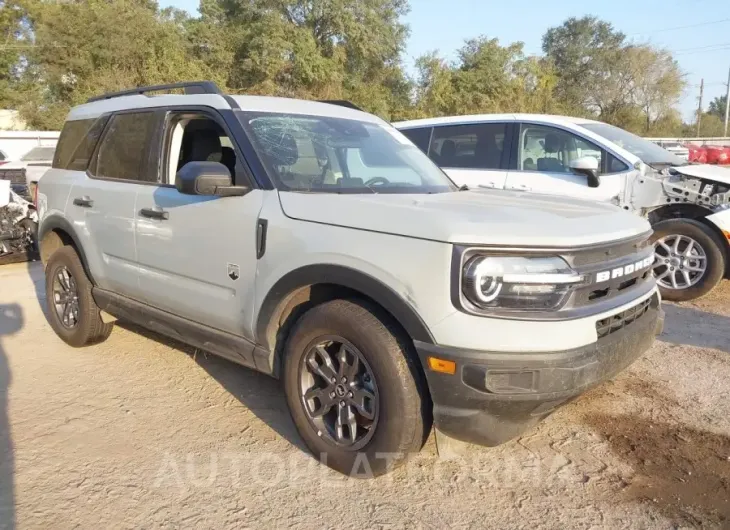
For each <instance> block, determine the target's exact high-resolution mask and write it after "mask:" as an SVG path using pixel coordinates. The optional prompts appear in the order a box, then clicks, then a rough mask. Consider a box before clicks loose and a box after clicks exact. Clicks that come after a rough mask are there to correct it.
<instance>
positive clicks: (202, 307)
mask: <svg viewBox="0 0 730 530" xmlns="http://www.w3.org/2000/svg"><path fill="white" fill-rule="evenodd" d="M165 122H166V125H165V134H164V136H163V138H164V140H163V144H162V150H163V156H162V157H161V158H162V160H164V161H165V164H164V167H162V168H161V174H160V181H161V182H160V185H159V186H155V187H149V188H146V189H144V190H141V191H140V192H139V193H138V195H137V205H136V214H137V231H136V245H137V262H138V266H139V287H140V291H141V292H142V293H144V294H143V299H142V301H143V302H146V303H148V304H150V305H152V306H154V307H157V308H159V309H162V310H165V311H168V312H170V313H173V314H176V315H178V316H181V317H184V318H187V319H190V320H193V321H195V322H198V323H201V324H205V325H208V326H210V327H213V328H216V329H219V330H222V331H227V332H229V333H233V334H236V335H238V336H244V337H245V336H246V335H247V333H246V330H247V329H249V328H250V326H246V325H245V321H246V319H248V320H250V319H251V314H250V313H251V311H252V306H253V300H254V280H255V274H256V264H257V259H256V231H257V223H258V216H259V212H260V210H261V206H262V203H263V193H264V192H263V191H261V190H252V191H250V192H249V193H248V194H246V195H244V196H242V197H214V196H196V195H184V194H181V193H179V192H178V191H177V189H176V188H175V187H174V182H175V174H176V172H177V171H178V169H179V168H181V167H182V166H184V165H185V164H186V163H187V162H193V161H215V162H221V163H223V164H224V165H226V166H227V167H228V168H229V169H230V170H231V172H232V173H233V174H234V176H235V181H236V183H237V184H249V182H248V181H247V180H246V179H247V177H246V174H245V173H244V171H243V165H242V164H241V159H240V158H239V157H240V154H239V153H240V152H239V151H238V149H237V148H236V147H235V145H234V142H232V141H231V140H232V139H231V137H230V134H229V133H228V131H227V129H226V128H225V124H224V123H223V121H222V120H221V119H220V118H219V117H218V116H217V115H216V114H214V113H213V111H211V112H210V113H201V112H200V111H196V112H186V111H183V110H181V111H179V112H170V113H168V115H167V116H166V119H165ZM246 338H249V339H250V338H252V337H246Z"/></svg>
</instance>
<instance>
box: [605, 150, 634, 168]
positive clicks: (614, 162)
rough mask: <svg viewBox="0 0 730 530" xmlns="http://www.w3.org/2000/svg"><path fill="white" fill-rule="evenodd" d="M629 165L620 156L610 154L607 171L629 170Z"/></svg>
mask: <svg viewBox="0 0 730 530" xmlns="http://www.w3.org/2000/svg"><path fill="white" fill-rule="evenodd" d="M628 170H629V166H627V165H626V164H624V163H623V162H621V160H619V159H618V158H616V157H615V156H613V155H611V154H609V155H608V168H607V170H606V171H607V173H623V172H624V171H628Z"/></svg>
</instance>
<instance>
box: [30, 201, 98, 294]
mask: <svg viewBox="0 0 730 530" xmlns="http://www.w3.org/2000/svg"><path fill="white" fill-rule="evenodd" d="M65 246H71V247H73V248H74V250H75V251H76V253H77V254H78V256H79V259H80V260H81V265H83V267H84V272H86V275H87V276H88V278H89V279H90V280H91V283H92V284H93V283H94V279H93V277H92V276H91V271H90V270H89V263H88V261H87V259H86V254H85V253H84V249H83V247H82V246H81V243H79V238H78V236H77V235H76V231H75V230H74V229H73V226H72V225H71V223H70V222H68V221H67V220H66V219H65V218H63V217H61V216H60V215H54V214H51V215H49V216H48V217H46V218H44V219H43V222H42V223H41V225H40V227H39V228H38V251H39V253H40V258H41V262H42V263H43V266H44V267H45V266H46V263H48V259H49V258H50V257H51V255H52V254H53V253H54V252H55V251H56V250H58V249H59V248H61V247H65Z"/></svg>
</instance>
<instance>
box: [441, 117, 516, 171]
mask: <svg viewBox="0 0 730 530" xmlns="http://www.w3.org/2000/svg"><path fill="white" fill-rule="evenodd" d="M506 129H507V126H506V124H504V123H480V124H469V125H449V126H445V127H435V128H434V130H433V137H432V140H431V148H430V150H429V153H428V156H429V157H431V159H432V160H433V161H434V162H436V163H437V164H438V165H439V166H441V167H445V168H465V169H500V168H502V154H503V152H504V144H505V134H506Z"/></svg>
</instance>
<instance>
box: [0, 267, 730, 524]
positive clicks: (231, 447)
mask: <svg viewBox="0 0 730 530" xmlns="http://www.w3.org/2000/svg"><path fill="white" fill-rule="evenodd" d="M39 297H41V298H42V297H43V273H42V269H41V268H40V265H38V264H33V265H30V266H27V265H25V264H19V265H8V266H5V267H1V268H0V528H13V527H15V526H17V527H18V528H54V529H61V528H76V527H84V528H111V527H114V528H131V527H145V528H157V527H165V528H176V527H198V528H226V527H256V528H264V527H265V528H274V527H294V528H314V527H317V528H350V527H365V528H403V527H408V528H434V529H441V528H449V527H457V528H466V527H493V528H529V529H531V530H534V529H540V528H691V527H705V528H723V527H724V528H730V282H724V284H723V285H722V286H721V288H720V289H718V290H716V291H715V292H714V293H713V294H712V295H710V296H708V297H707V298H705V299H703V300H701V301H699V302H697V303H687V304H682V305H669V304H665V310H666V312H667V321H666V332H665V333H664V335H662V336H661V338H660V340H659V341H657V343H656V345H655V346H654V347H653V348H652V349H651V350H650V351H649V352H648V353H647V354H646V355H645V356H644V357H643V358H642V359H640V360H639V361H637V362H636V363H635V364H634V365H633V366H632V367H631V368H630V369H629V370H628V371H626V372H625V373H623V374H621V375H620V376H619V377H618V378H617V379H616V380H615V381H612V382H610V383H607V384H604V385H602V386H600V387H598V388H596V389H595V390H593V391H591V392H589V393H588V394H586V395H585V396H583V397H581V398H580V399H578V400H576V401H574V402H573V403H571V404H570V405H568V406H566V407H564V408H562V409H560V410H559V411H558V412H556V413H555V414H554V415H552V416H551V417H550V418H548V419H547V420H546V421H544V422H543V423H542V424H541V425H540V426H539V427H538V428H536V429H534V430H533V431H531V432H529V433H528V434H527V435H526V436H524V437H523V438H521V439H519V440H516V441H514V442H510V443H508V444H506V445H503V446H501V447H498V448H492V449H486V448H479V447H472V446H468V447H466V448H462V450H461V451H460V452H459V456H458V457H456V458H453V459H443V458H441V459H439V458H438V457H437V455H436V451H435V444H434V441H433V437H432V438H431V440H429V443H428V444H427V445H426V447H425V448H424V450H423V451H422V453H421V454H420V455H418V456H417V457H415V458H414V459H413V460H412V461H411V462H410V463H409V464H408V465H407V466H405V467H404V468H401V469H399V470H398V471H396V472H395V473H393V474H391V475H387V476H385V477H381V478H379V479H377V480H375V481H363V480H354V479H343V478H341V476H339V475H337V474H336V473H334V472H332V471H330V470H328V469H327V468H325V467H324V466H322V465H319V464H318V463H317V462H316V461H315V460H314V459H313V458H311V457H310V456H309V455H308V453H306V451H305V450H304V449H303V445H302V443H301V441H300V440H299V438H298V437H297V434H296V432H295V430H294V427H293V425H292V423H291V421H290V419H289V416H288V413H287V411H286V405H285V401H284V399H283V396H282V394H281V392H280V391H279V386H278V383H277V382H276V381H274V380H273V379H270V378H268V377H266V376H263V375H259V374H256V373H254V372H251V371H248V370H246V369H244V368H240V367H238V366H236V365H233V364H231V363H229V362H227V361H224V360H221V359H217V358H215V357H211V356H206V355H204V354H203V353H197V354H196V353H195V352H193V351H191V350H190V349H188V348H185V347H183V346H181V345H179V344H176V343H173V342H170V341H168V340H166V339H164V338H162V337H159V336H156V335H153V334H150V333H140V331H139V330H135V329H132V328H129V327H122V326H117V327H116V328H115V331H114V332H113V334H112V336H111V338H110V339H109V340H108V341H107V342H105V343H103V344H101V345H98V346H95V347H91V348H86V349H72V348H70V347H68V346H66V345H65V344H63V343H62V342H61V341H60V340H59V339H58V338H57V337H56V336H55V334H54V333H53V331H52V330H51V328H50V326H49V325H48V324H47V322H46V320H45V317H44V313H43V311H42V309H41V305H40V304H39V302H38V298H39Z"/></svg>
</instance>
